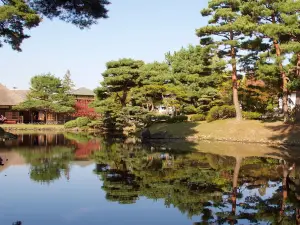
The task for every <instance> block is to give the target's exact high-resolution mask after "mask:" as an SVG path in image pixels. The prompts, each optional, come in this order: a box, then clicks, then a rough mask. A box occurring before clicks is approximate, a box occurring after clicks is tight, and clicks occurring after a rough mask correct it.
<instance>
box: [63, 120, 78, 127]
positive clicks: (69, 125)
mask: <svg viewBox="0 0 300 225" xmlns="http://www.w3.org/2000/svg"><path fill="white" fill-rule="evenodd" d="M64 127H65V128H66V129H71V128H75V127H77V121H76V120H71V121H68V122H66V123H65V125H64Z"/></svg>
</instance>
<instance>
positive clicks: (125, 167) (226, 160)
mask: <svg viewBox="0 0 300 225" xmlns="http://www.w3.org/2000/svg"><path fill="white" fill-rule="evenodd" d="M225 146H226V145H225ZM248 147H249V146H248ZM252 147H258V146H257V145H256V146H252ZM202 150H203V149H202ZM207 151H208V152H209V149H207ZM263 151H267V150H266V149H264V150H263ZM270 151H271V150H270V149H269V151H267V152H269V155H270ZM229 154H230V153H229ZM244 154H245V153H242V154H241V156H240V155H238V154H237V155H236V156H235V157H232V156H226V155H215V154H210V153H200V152H189V153H186V154H180V153H176V152H174V151H172V149H171V150H168V148H165V147H164V148H163V151H159V150H156V149H155V148H151V147H150V148H148V149H147V147H145V146H144V147H142V146H140V148H137V146H135V148H132V147H129V148H128V145H124V144H120V143H113V144H110V145H106V146H104V145H103V148H102V150H101V151H99V152H96V153H95V160H96V162H98V164H97V167H96V169H95V173H97V174H98V175H99V176H100V179H101V180H102V181H103V186H102V189H103V190H105V192H106V198H107V200H109V201H117V202H119V203H122V204H125V203H126V204H132V203H135V202H136V201H137V200H138V199H139V198H140V197H141V196H145V197H147V198H149V199H153V200H159V199H163V200H164V204H165V206H166V207H171V206H174V207H176V208H178V209H179V210H180V211H181V213H184V214H186V215H187V216H188V217H189V218H192V217H193V216H199V218H200V219H199V224H249V223H259V224H261V223H264V222H265V223H270V222H271V223H272V224H290V223H293V224H294V223H295V222H294V221H297V224H299V218H300V217H299V216H300V214H299V212H300V209H299V208H298V205H299V200H300V192H299V190H300V186H299V185H300V180H299V178H300V177H299V175H300V174H299V172H300V171H298V172H297V168H298V167H297V166H296V165H297V163H298V161H297V159H288V160H287V159H284V158H280V157H278V152H277V151H276V149H275V150H274V156H272V157H270V156H269V157H253V156H252V157H243V155H244ZM282 155H286V152H282ZM298 165H299V164H298ZM298 170H299V169H298Z"/></svg>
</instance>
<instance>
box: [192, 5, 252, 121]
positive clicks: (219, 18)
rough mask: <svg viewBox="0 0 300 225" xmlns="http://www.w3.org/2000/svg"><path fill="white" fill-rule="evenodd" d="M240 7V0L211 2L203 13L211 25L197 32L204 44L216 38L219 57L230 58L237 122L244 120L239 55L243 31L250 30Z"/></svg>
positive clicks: (215, 42)
mask: <svg viewBox="0 0 300 225" xmlns="http://www.w3.org/2000/svg"><path fill="white" fill-rule="evenodd" d="M240 6H241V1H240V0H222V1H220V0H210V1H209V4H208V8H206V9H203V10H202V12H201V14H202V16H209V17H210V20H209V22H208V23H209V25H208V26H204V27H202V28H200V29H197V30H196V33H197V35H198V36H199V37H201V38H202V40H201V41H202V43H203V44H206V43H207V42H209V44H211V37H215V39H214V44H216V45H218V46H219V55H220V56H221V57H229V58H230V61H229V63H230V65H231V73H232V75H231V79H232V92H233V103H234V106H235V110H236V119H237V120H241V119H242V113H241V108H240V103H239V98H238V70H237V53H238V50H239V47H240V41H241V40H242V38H244V33H243V31H245V32H246V31H247V30H248V29H249V28H250V27H249V26H248V24H247V20H246V19H245V18H243V17H242V16H241V14H240Z"/></svg>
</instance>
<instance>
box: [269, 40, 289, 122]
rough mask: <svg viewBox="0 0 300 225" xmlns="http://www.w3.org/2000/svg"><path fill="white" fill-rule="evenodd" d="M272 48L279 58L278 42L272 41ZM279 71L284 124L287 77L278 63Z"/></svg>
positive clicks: (285, 117) (286, 113) (286, 115)
mask: <svg viewBox="0 0 300 225" xmlns="http://www.w3.org/2000/svg"><path fill="white" fill-rule="evenodd" d="M273 43H274V47H275V50H276V56H277V58H279V57H280V56H281V51H280V47H279V44H278V41H276V40H274V41H273ZM278 66H279V70H280V75H281V79H282V108H283V120H284V122H288V121H289V108H288V89H287V76H286V73H285V71H284V69H283V65H282V62H279V65H278Z"/></svg>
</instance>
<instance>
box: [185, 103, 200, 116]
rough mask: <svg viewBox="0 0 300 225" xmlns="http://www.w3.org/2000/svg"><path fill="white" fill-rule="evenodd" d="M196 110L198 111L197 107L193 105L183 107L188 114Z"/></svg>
mask: <svg viewBox="0 0 300 225" xmlns="http://www.w3.org/2000/svg"><path fill="white" fill-rule="evenodd" d="M196 112H197V109H196V108H195V106H193V105H188V106H185V107H184V108H183V113H184V114H187V115H190V114H194V113H196Z"/></svg>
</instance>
